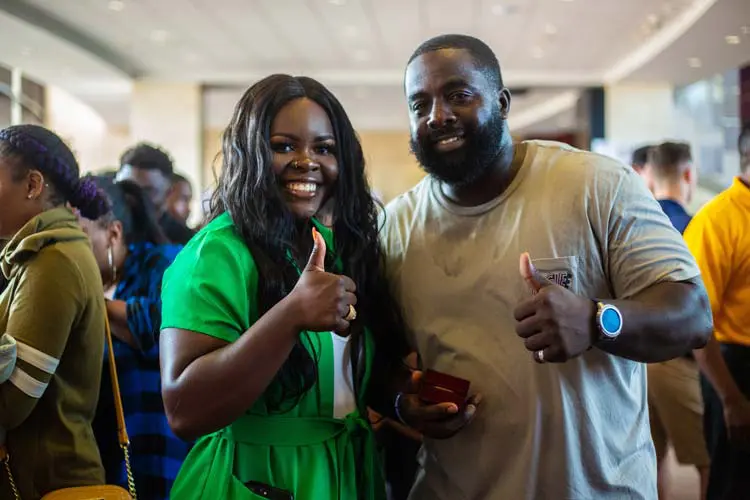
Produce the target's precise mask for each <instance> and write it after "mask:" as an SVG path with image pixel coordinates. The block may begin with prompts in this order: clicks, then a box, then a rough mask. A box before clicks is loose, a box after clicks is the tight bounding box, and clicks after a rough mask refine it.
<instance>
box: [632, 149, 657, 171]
mask: <svg viewBox="0 0 750 500" xmlns="http://www.w3.org/2000/svg"><path fill="white" fill-rule="evenodd" d="M652 147H653V146H652V145H651V144H649V145H648V146H641V147H640V148H638V149H636V150H635V151H633V157H632V158H631V160H630V164H631V165H633V166H634V167H636V168H642V167H643V166H644V165H645V164H646V163H647V162H648V152H649V150H650V149H651V148H652Z"/></svg>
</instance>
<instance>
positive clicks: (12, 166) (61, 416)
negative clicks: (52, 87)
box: [0, 125, 109, 500]
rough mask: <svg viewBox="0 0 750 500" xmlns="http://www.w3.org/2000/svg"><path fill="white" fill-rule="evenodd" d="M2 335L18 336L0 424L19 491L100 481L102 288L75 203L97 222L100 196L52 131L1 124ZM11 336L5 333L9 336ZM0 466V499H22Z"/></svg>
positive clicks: (28, 496) (104, 204)
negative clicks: (96, 422)
mask: <svg viewBox="0 0 750 500" xmlns="http://www.w3.org/2000/svg"><path fill="white" fill-rule="evenodd" d="M0 207H2V209H0V239H3V240H7V243H6V245H5V246H4V248H3V249H2V251H1V252H0V271H2V274H3V276H4V277H5V278H6V279H7V281H8V285H7V287H6V288H5V290H4V291H3V292H2V293H0V336H9V337H12V338H13V339H14V340H15V345H16V360H15V367H14V369H13V372H12V373H11V374H10V377H9V378H8V380H7V381H6V382H3V383H0V427H2V428H3V429H4V430H6V431H7V436H6V446H7V448H8V452H9V456H10V460H9V461H8V463H7V465H9V466H10V470H11V472H12V474H13V477H14V479H15V485H16V487H17V489H18V495H20V498H23V499H24V500H34V499H38V498H40V497H42V496H43V495H45V494H46V493H48V492H50V491H54V490H57V489H60V488H65V487H72V486H88V485H98V484H103V483H104V471H103V468H102V463H101V458H100V456H99V450H98V448H97V445H96V440H95V438H94V433H93V430H92V421H93V419H94V413H95V410H96V405H97V399H98V396H99V385H100V381H101V373H102V370H101V362H102V357H103V355H104V318H105V310H106V309H105V304H104V290H103V288H102V280H101V276H100V274H99V267H98V266H97V263H96V260H95V258H94V255H93V253H92V250H91V246H90V244H89V240H88V238H87V236H86V233H84V232H83V230H82V229H81V227H80V226H79V224H78V221H77V217H76V215H75V214H74V213H73V211H72V210H71V207H73V208H75V209H77V210H78V211H79V212H80V213H81V214H83V215H84V216H85V217H87V218H89V219H92V220H95V219H98V218H99V217H100V216H101V215H103V214H105V213H107V212H108V211H109V203H108V199H107V197H106V195H104V193H102V192H101V191H100V190H99V189H98V188H97V186H96V184H95V183H94V182H93V181H91V180H81V179H80V178H79V168H78V163H77V162H76V159H75V157H74V155H73V153H72V152H71V151H70V149H69V148H68V147H67V146H66V145H65V143H64V142H63V141H62V140H61V139H60V138H59V137H58V136H57V135H55V134H54V133H53V132H51V131H49V130H47V129H45V128H43V127H40V126H36V125H18V126H13V127H9V128H6V129H3V130H0ZM6 338H7V337H6ZM18 495H15V494H14V492H12V490H11V487H10V481H9V478H8V476H7V469H6V468H5V467H3V468H2V469H0V498H18Z"/></svg>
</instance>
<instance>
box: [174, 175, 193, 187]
mask: <svg viewBox="0 0 750 500" xmlns="http://www.w3.org/2000/svg"><path fill="white" fill-rule="evenodd" d="M180 182H184V183H185V184H189V185H190V187H191V188H192V187H193V185H192V184H191V183H190V181H189V180H188V178H187V177H185V176H184V175H181V174H178V173H177V172H173V173H172V186H175V185H177V184H179V183H180Z"/></svg>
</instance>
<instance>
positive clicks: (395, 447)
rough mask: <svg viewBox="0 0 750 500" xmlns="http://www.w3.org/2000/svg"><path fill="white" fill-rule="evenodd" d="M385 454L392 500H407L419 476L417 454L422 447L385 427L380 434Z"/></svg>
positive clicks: (386, 473) (386, 471)
mask: <svg viewBox="0 0 750 500" xmlns="http://www.w3.org/2000/svg"><path fill="white" fill-rule="evenodd" d="M378 438H379V440H380V443H381V445H382V446H383V451H384V453H385V476H386V481H387V482H388V487H389V490H390V493H391V494H390V497H389V499H390V500H406V498H407V497H408V496H409V491H411V487H412V486H413V485H414V479H415V478H416V475H417V468H418V464H417V452H419V448H420V447H421V446H422V444H421V443H419V442H418V441H414V440H413V439H411V438H408V437H406V436H404V435H403V434H401V433H400V432H398V431H397V430H395V429H393V428H392V427H390V426H388V425H385V426H383V427H382V428H381V430H380V432H379V433H378Z"/></svg>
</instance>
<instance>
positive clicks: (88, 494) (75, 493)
mask: <svg viewBox="0 0 750 500" xmlns="http://www.w3.org/2000/svg"><path fill="white" fill-rule="evenodd" d="M104 330H105V332H106V337H107V347H108V351H109V356H108V358H109V374H110V377H111V379H112V392H113V393H114V397H115V414H116V415H117V437H118V440H119V441H120V447H121V448H122V454H123V455H124V457H125V470H126V472H127V475H128V490H129V492H128V491H125V490H124V489H123V488H121V487H119V486H114V485H100V486H79V487H74V488H63V489H61V490H56V491H51V492H49V493H47V494H46V495H44V496H43V497H42V500H135V499H136V494H135V481H134V479H133V471H132V470H131V469H130V439H129V438H128V431H127V429H126V428H125V414H124V413H123V410H122V398H121V397H120V383H119V382H118V380H117V366H116V364H115V353H114V350H113V349H112V332H111V331H110V327H109V318H108V317H107V315H106V313H105V314H104ZM0 462H2V463H3V464H5V471H6V472H7V474H8V479H9V481H10V487H11V489H12V490H13V495H14V496H15V500H21V495H20V493H19V492H18V489H17V488H16V484H15V482H14V480H13V474H12V472H11V469H10V454H9V453H8V449H7V448H6V447H5V445H1V444H0Z"/></svg>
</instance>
